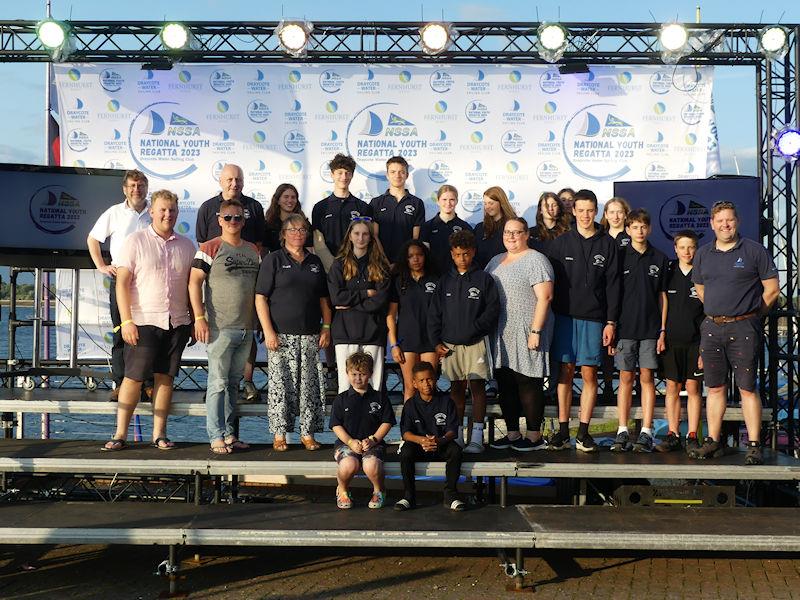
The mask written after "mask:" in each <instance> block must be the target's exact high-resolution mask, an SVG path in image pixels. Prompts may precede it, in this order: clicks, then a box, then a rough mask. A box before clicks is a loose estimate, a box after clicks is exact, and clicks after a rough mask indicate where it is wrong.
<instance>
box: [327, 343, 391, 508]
mask: <svg viewBox="0 0 800 600" xmlns="http://www.w3.org/2000/svg"><path fill="white" fill-rule="evenodd" d="M374 366H375V363H374V362H373V361H372V357H371V356H370V355H369V354H367V353H366V352H354V353H353V354H351V355H350V356H349V357H348V358H347V361H346V368H347V378H348V379H349V380H350V389H348V390H347V391H346V392H342V393H341V394H339V395H338V396H336V398H335V399H334V401H333V406H332V407H331V420H330V428H331V430H332V431H333V433H335V434H336V437H337V440H336V444H335V446H334V454H333V456H334V459H335V460H336V463H337V465H338V466H337V469H336V479H337V481H338V483H339V485H338V486H337V488H336V506H338V507H339V508H342V509H348V508H351V507H352V506H353V498H352V496H351V494H350V490H349V489H348V486H349V485H350V482H351V481H352V479H353V477H355V475H356V473H358V471H359V469H360V468H362V467H363V469H364V475H366V476H367V479H369V481H370V483H372V498H371V499H370V501H369V507H370V508H383V505H384V503H385V502H386V493H385V492H384V490H383V458H384V455H385V454H386V443H385V442H384V441H383V439H384V438H385V437H386V435H387V434H388V433H389V430H390V429H391V428H392V425H394V424H395V423H396V421H395V418H394V411H393V410H392V405H391V404H390V403H389V400H388V398H385V397H383V395H382V394H380V393H378V392H376V391H375V390H373V389H372V387H371V386H370V385H369V379H370V377H372V369H373V367H374Z"/></svg>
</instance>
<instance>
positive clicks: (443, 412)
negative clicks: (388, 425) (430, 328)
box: [394, 361, 466, 511]
mask: <svg viewBox="0 0 800 600" xmlns="http://www.w3.org/2000/svg"><path fill="white" fill-rule="evenodd" d="M413 377H414V380H413V383H414V389H415V390H416V393H415V394H414V396H413V397H412V398H410V399H409V400H408V401H407V402H406V403H405V404H404V405H403V415H402V416H401V417H400V431H401V433H402V434H403V446H402V448H401V449H400V467H401V471H402V473H403V486H404V487H405V494H404V496H403V499H402V500H400V501H398V502H397V504H395V505H394V508H395V510H409V509H411V508H414V507H415V506H416V504H417V498H416V490H417V488H416V481H415V479H414V470H415V465H416V462H417V461H418V460H445V461H446V462H447V464H446V466H445V485H444V505H445V506H446V507H448V508H450V510H454V511H462V510H464V509H465V508H466V505H465V504H464V503H463V502H462V501H461V500H460V499H459V498H458V490H457V489H456V484H457V483H458V476H459V475H460V473H461V446H459V445H458V444H456V442H455V438H456V433H457V431H458V416H457V413H456V406H455V404H453V401H452V400H451V399H450V398H448V397H447V396H443V395H438V394H435V391H436V370H435V369H434V368H433V365H432V364H431V363H429V362H427V361H420V362H418V363H417V364H416V365H414V369H413Z"/></svg>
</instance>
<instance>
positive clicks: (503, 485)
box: [500, 475, 508, 508]
mask: <svg viewBox="0 0 800 600" xmlns="http://www.w3.org/2000/svg"><path fill="white" fill-rule="evenodd" d="M507 504H508V477H506V476H505V475H503V476H502V477H501V478H500V508H505V507H506V506H507Z"/></svg>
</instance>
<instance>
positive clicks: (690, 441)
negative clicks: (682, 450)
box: [686, 435, 700, 456]
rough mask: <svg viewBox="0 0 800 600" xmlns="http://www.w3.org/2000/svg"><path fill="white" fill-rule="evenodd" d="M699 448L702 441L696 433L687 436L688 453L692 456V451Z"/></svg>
mask: <svg viewBox="0 0 800 600" xmlns="http://www.w3.org/2000/svg"><path fill="white" fill-rule="evenodd" d="M699 448H700V441H699V440H698V439H697V436H696V435H691V436H689V437H687V438H686V454H688V455H689V456H691V455H692V452H696V451H697V450H698V449H699Z"/></svg>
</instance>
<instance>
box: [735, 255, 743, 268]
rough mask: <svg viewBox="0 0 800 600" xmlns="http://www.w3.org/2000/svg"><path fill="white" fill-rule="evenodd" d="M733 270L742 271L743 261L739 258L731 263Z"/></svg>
mask: <svg viewBox="0 0 800 600" xmlns="http://www.w3.org/2000/svg"><path fill="white" fill-rule="evenodd" d="M733 268H734V269H744V259H743V258H742V257H741V256H740V257H739V258H737V259H736V262H735V263H733Z"/></svg>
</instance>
